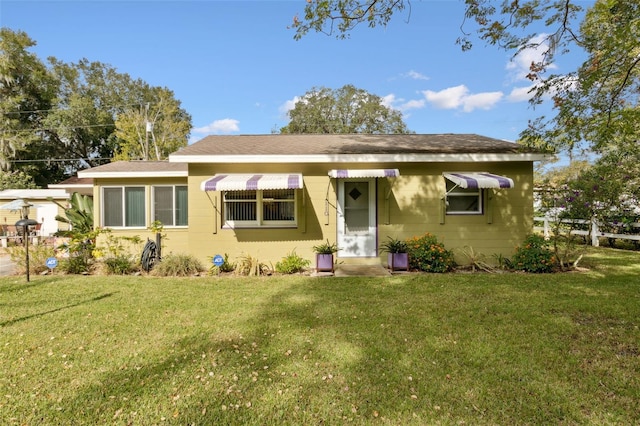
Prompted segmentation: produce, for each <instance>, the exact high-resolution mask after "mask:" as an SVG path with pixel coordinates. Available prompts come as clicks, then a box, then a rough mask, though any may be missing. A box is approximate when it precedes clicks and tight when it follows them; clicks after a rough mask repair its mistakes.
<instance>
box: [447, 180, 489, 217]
mask: <svg viewBox="0 0 640 426" xmlns="http://www.w3.org/2000/svg"><path fill="white" fill-rule="evenodd" d="M446 182H447V214H482V189H480V188H473V189H464V188H460V187H459V186H457V185H456V184H455V183H453V182H451V181H449V180H447V181H446Z"/></svg>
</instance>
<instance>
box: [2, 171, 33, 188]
mask: <svg viewBox="0 0 640 426" xmlns="http://www.w3.org/2000/svg"><path fill="white" fill-rule="evenodd" d="M35 188H37V185H36V184H35V182H34V181H33V178H32V177H31V176H29V175H28V174H26V173H25V172H22V171H20V170H15V171H11V172H3V171H2V170H0V191H4V190H5V189H35Z"/></svg>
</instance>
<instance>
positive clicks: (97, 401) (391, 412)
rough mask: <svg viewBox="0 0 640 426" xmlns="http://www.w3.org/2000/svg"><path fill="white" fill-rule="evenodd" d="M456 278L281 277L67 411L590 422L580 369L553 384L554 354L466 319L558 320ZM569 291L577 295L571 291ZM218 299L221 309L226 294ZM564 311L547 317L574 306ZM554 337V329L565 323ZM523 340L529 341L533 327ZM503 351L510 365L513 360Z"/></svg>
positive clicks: (105, 419)
mask: <svg viewBox="0 0 640 426" xmlns="http://www.w3.org/2000/svg"><path fill="white" fill-rule="evenodd" d="M625 274H626V272H623V275H625ZM514 277H517V278H518V280H519V282H520V281H527V282H528V281H535V282H536V283H534V284H531V283H529V284H527V287H526V288H527V289H528V290H529V289H531V288H537V287H536V286H540V287H542V286H544V285H545V284H544V283H545V282H546V281H547V277H548V276H545V277H539V276H534V275H531V276H528V275H517V274H514ZM266 282H267V281H266V280H264V281H260V282H259V283H257V284H256V285H268V284H266ZM457 284H458V286H459V288H460V290H461V292H460V293H459V294H452V293H447V294H448V296H444V297H443V296H442V293H443V292H442V291H441V290H440V288H442V287H443V286H447V285H450V283H449V282H448V280H447V276H431V275H415V276H409V275H408V276H403V277H400V278H399V277H391V278H388V279H387V278H385V279H369V278H362V279H349V280H342V279H326V280H325V279H316V278H309V279H306V280H303V281H301V282H300V283H296V284H293V285H286V286H285V285H283V286H282V288H281V289H280V291H278V292H276V293H275V294H273V295H272V296H271V297H270V298H268V299H265V300H263V301H262V303H261V305H260V306H259V307H257V308H255V309H254V308H252V307H249V308H248V312H254V311H255V312H257V314H255V315H250V314H247V315H243V313H241V312H238V313H237V317H236V316H235V315H234V318H239V319H238V320H237V321H235V322H232V323H231V324H232V325H230V326H227V327H226V328H224V329H223V328H221V327H220V326H219V325H218V324H217V323H216V318H218V317H217V316H215V315H211V317H210V319H209V320H207V319H206V318H199V319H198V321H199V324H198V330H199V331H198V332H197V333H191V334H189V332H188V329H187V328H185V329H184V330H185V333H187V334H186V335H183V337H182V338H177V339H175V340H173V341H171V343H170V345H169V347H167V345H165V346H164V347H163V348H162V349H159V350H161V351H162V352H156V353H153V354H147V355H148V356H147V357H145V358H142V359H140V358H138V359H131V360H130V361H128V360H125V361H123V362H124V363H125V364H124V365H119V366H118V367H117V368H112V369H110V370H109V371H105V372H104V373H102V374H101V375H100V376H99V377H98V378H96V380H95V381H94V382H93V383H94V384H92V385H89V386H87V387H84V388H81V389H77V392H76V393H75V397H74V399H73V400H72V401H65V407H76V410H77V412H75V413H73V414H71V415H72V416H75V417H74V418H72V419H70V418H68V417H65V420H67V421H68V420H76V421H78V422H79V423H85V424H98V423H113V422H122V423H127V422H130V423H134V424H136V423H139V422H141V419H140V418H139V417H136V415H139V414H136V412H138V411H139V410H140V407H141V406H145V407H147V408H148V407H151V408H148V409H149V410H150V412H151V413H154V414H155V413H157V418H145V419H144V421H142V424H157V423H161V422H163V421H166V422H168V423H170V424H323V423H326V424H339V423H343V422H347V421H349V420H353V421H354V422H355V423H356V424H364V423H368V422H371V421H375V420H376V419H378V420H380V421H382V422H387V423H391V424H403V423H404V424H406V423H410V422H414V423H422V424H424V423H437V422H444V423H454V421H455V420H456V419H465V418H466V419H467V420H469V419H475V420H476V421H478V422H479V423H485V424H486V423H490V424H492V423H509V422H510V421H509V420H513V419H519V420H520V421H523V422H525V423H558V421H559V420H560V419H564V420H565V421H566V422H568V423H573V422H576V423H580V422H581V421H584V420H585V417H584V416H583V415H582V414H580V413H576V412H572V411H571V410H572V407H573V406H572V405H571V400H572V398H573V397H574V394H573V393H572V392H569V391H566V392H565V391H564V390H563V389H565V388H567V389H568V388H570V387H571V384H572V383H573V382H571V381H570V380H569V379H566V378H561V379H558V380H559V384H556V385H555V386H556V387H553V386H552V385H549V384H547V382H546V379H545V377H544V370H541V371H538V370H536V369H535V368H533V369H531V368H529V367H527V365H528V364H529V363H536V362H537V363H538V364H540V363H542V362H543V361H545V360H544V359H543V358H541V359H538V358H534V359H532V360H528V359H527V358H526V357H517V358H516V359H512V358H511V356H510V355H509V356H508V355H505V351H509V350H512V349H514V347H513V346H511V345H510V344H508V342H507V344H504V345H503V346H500V344H501V342H495V346H491V347H489V346H490V345H484V346H483V345H481V346H480V347H483V348H484V347H486V348H487V352H485V353H480V354H476V353H475V352H473V351H474V346H472V345H469V341H470V340H471V339H473V338H474V336H468V335H466V334H465V333H466V332H465V330H464V328H461V327H460V326H459V324H457V323H456V321H457V320H458V319H460V318H461V317H468V318H472V320H473V321H479V322H480V323H482V322H487V323H492V324H493V323H497V324H501V325H502V327H511V324H512V323H513V325H514V326H520V327H521V328H522V330H525V331H537V332H540V331H541V330H545V328H544V327H546V324H547V323H545V322H544V321H542V318H537V320H536V321H535V322H534V324H533V325H532V326H531V327H526V326H523V325H522V324H519V323H518V321H519V320H521V318H520V317H519V316H518V314H517V309H516V308H511V307H510V306H509V300H502V299H501V298H498V299H495V298H493V297H492V296H489V293H490V292H491V291H494V289H495V288H493V287H489V288H487V289H484V288H483V287H482V286H478V285H477V283H475V282H474V279H473V277H472V276H471V275H469V276H464V277H459V278H458V281H457ZM509 285H510V286H511V285H514V284H513V283H511V282H509ZM515 286H516V287H518V286H524V284H519V283H516V284H515ZM532 286H533V287H532ZM465 292H466V293H465ZM570 295H571V296H572V297H573V296H575V295H574V294H573V293H571V294H570ZM485 297H486V299H484V298H485ZM512 297H513V298H516V299H517V300H519V301H521V302H523V301H524V300H525V299H524V298H522V299H521V298H520V297H519V296H518V295H517V294H514V295H513V296H512ZM567 297H568V296H567ZM494 299H495V300H494ZM483 300H486V301H487V304H488V306H485V303H484V301H483ZM541 300H543V299H541ZM461 301H464V303H462V306H464V309H465V310H464V311H463V312H459V309H460V308H459V304H460V302H461ZM218 303H219V304H220V305H223V304H224V303H225V301H224V300H220V301H219V302H218ZM557 303H558V304H560V305H561V306H563V304H564V303H567V302H565V301H564V299H562V298H561V299H560V300H559V301H558V302H557ZM550 308H551V307H549V309H550ZM206 309H209V310H210V311H211V312H215V311H216V309H217V306H215V305H212V306H207V307H206ZM514 309H515V310H514ZM552 313H553V312H552ZM225 315H227V314H225ZM230 317H231V315H228V317H225V318H230ZM556 317H557V315H552V317H551V318H549V321H552V322H553V323H554V324H555V322H557V321H559V320H562V319H563V318H560V319H558V318H556ZM563 324H564V323H563ZM537 327H542V329H538V328H537ZM566 327H568V328H567V332H569V331H571V328H570V327H569V325H567V326H566ZM480 330H481V329H480ZM559 334H560V337H562V333H559ZM465 339H466V341H465ZM483 339H486V340H487V341H488V342H490V343H492V344H493V343H494V342H493V341H492V336H491V335H481V336H479V337H478V339H477V340H478V343H482V341H483ZM549 339H550V341H551V342H555V340H554V336H551V337H549ZM456 340H459V341H458V342H457V341H456ZM518 348H520V349H522V348H524V349H530V348H529V346H528V343H527V340H526V337H525V338H524V340H523V341H518V342H517V344H516V346H515V349H518ZM550 350H553V351H555V349H553V348H551V349H550ZM145 359H146V360H147V361H146V363H145V361H144V360H145ZM505 360H506V361H508V362H510V364H508V365H501V361H505ZM449 373H451V375H450V374H449ZM465 375H466V377H465ZM488 378H489V379H490V380H493V382H492V384H486V386H488V388H489V389H492V390H493V389H495V390H496V394H495V395H493V394H485V393H483V392H484V390H483V387H482V386H479V385H477V383H479V382H482V381H483V380H487V379H488ZM572 380H577V379H575V378H574V379H572ZM483 386H485V385H483ZM557 386H559V387H557ZM494 399H495V400H497V401H502V402H503V404H502V405H500V404H499V405H500V407H499V409H498V408H496V405H495V403H491V401H493V400H494ZM522 401H525V402H526V404H521V403H522ZM57 405H58V404H56V403H51V406H50V407H47V408H46V413H47V414H49V415H51V413H54V414H53V416H57V415H59V414H57V413H56V412H55V406H57ZM549 407H555V408H554V409H553V410H552V409H549ZM492 410H493V412H491V411H492ZM554 410H555V411H554ZM565 410H567V411H565ZM147 414H149V412H147ZM60 415H62V414H60ZM67 415H69V414H68V413H67ZM416 416H417V417H416ZM447 416H451V417H447Z"/></svg>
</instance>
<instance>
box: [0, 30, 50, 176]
mask: <svg viewBox="0 0 640 426" xmlns="http://www.w3.org/2000/svg"><path fill="white" fill-rule="evenodd" d="M34 45H35V42H34V41H33V40H32V39H31V38H29V36H28V35H27V34H26V33H24V32H22V31H12V30H10V29H8V28H0V129H2V131H1V132H0V170H2V171H10V170H12V169H13V168H14V167H15V166H16V164H17V163H15V160H19V159H20V158H21V156H22V155H23V153H24V152H25V151H26V150H28V149H29V147H30V145H31V144H32V143H33V142H34V141H38V140H40V137H39V135H38V132H37V131H36V130H35V129H39V128H40V127H41V122H42V117H43V114H44V113H45V112H46V111H47V110H48V109H49V108H50V107H51V102H52V100H53V98H54V93H55V92H54V84H53V83H54V82H53V79H52V78H51V77H50V75H49V73H48V71H47V69H46V66H45V65H44V64H43V63H42V62H41V61H40V60H39V59H38V57H37V56H36V55H34V54H32V53H29V52H28V51H27V49H29V48H30V47H33V46H34Z"/></svg>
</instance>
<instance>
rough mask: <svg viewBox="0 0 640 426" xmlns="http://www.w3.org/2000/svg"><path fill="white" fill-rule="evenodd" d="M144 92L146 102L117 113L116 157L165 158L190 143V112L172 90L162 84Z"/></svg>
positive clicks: (128, 158) (122, 158)
mask: <svg viewBox="0 0 640 426" xmlns="http://www.w3.org/2000/svg"><path fill="white" fill-rule="evenodd" d="M144 92H145V94H144V95H143V97H144V98H145V99H147V100H148V102H147V103H146V105H144V106H141V107H140V108H131V109H128V110H126V111H123V112H122V113H120V114H118V116H117V119H116V131H115V136H116V138H117V143H118V147H117V149H116V154H115V159H118V160H132V159H140V160H149V159H151V158H152V159H154V160H164V159H166V158H168V156H169V154H171V153H172V152H174V151H177V150H178V149H179V148H181V147H183V146H186V145H187V142H188V136H189V133H190V132H191V127H192V126H191V116H190V115H189V114H188V113H187V112H186V111H185V110H184V109H182V108H181V107H180V101H178V100H177V99H175V98H174V96H173V92H172V91H170V90H169V89H167V88H160V87H147V88H146V89H145V90H144ZM147 123H148V124H147Z"/></svg>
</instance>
